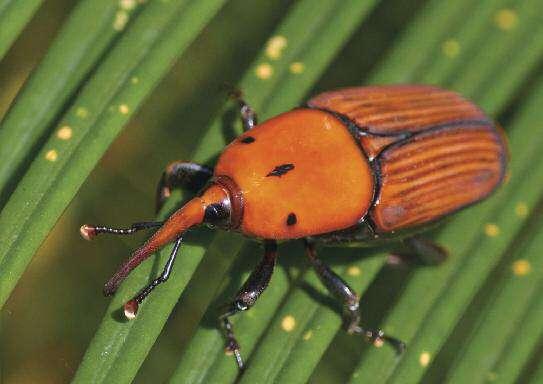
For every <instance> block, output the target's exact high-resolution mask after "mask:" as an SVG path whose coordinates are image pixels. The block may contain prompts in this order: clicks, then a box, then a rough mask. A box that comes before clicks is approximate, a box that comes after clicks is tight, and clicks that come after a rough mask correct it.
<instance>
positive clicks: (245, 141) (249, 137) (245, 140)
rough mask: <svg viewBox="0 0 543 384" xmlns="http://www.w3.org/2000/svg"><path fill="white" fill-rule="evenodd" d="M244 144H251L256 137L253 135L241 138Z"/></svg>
mask: <svg viewBox="0 0 543 384" xmlns="http://www.w3.org/2000/svg"><path fill="white" fill-rule="evenodd" d="M240 141H241V142H242V143H243V144H251V143H253V142H254V141H255V138H254V137H253V136H245V137H244V138H243V139H241V140H240Z"/></svg>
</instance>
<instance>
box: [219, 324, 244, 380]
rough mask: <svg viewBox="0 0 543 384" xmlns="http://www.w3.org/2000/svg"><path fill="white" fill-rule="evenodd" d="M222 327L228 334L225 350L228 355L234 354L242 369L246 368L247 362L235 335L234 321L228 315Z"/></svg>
mask: <svg viewBox="0 0 543 384" xmlns="http://www.w3.org/2000/svg"><path fill="white" fill-rule="evenodd" d="M222 327H223V329H224V331H225V335H226V346H225V348H224V352H225V353H226V354H227V355H233V356H234V358H235V359H236V364H237V365H238V368H239V370H240V371H243V370H244V369H245V364H244V363H243V358H242V357H241V352H240V346H239V343H238V341H237V340H236V337H235V336H234V329H233V327H232V323H231V322H230V320H228V317H227V316H225V317H223V318H222Z"/></svg>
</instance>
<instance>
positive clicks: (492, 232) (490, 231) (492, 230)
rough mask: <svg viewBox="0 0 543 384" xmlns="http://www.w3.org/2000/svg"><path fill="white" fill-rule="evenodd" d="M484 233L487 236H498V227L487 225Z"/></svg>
mask: <svg viewBox="0 0 543 384" xmlns="http://www.w3.org/2000/svg"><path fill="white" fill-rule="evenodd" d="M485 233H486V235H487V236H490V237H496V236H498V235H499V234H500V227H498V226H497V225H496V224H492V223H489V224H487V225H485Z"/></svg>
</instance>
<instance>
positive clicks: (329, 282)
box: [305, 240, 405, 354]
mask: <svg viewBox="0 0 543 384" xmlns="http://www.w3.org/2000/svg"><path fill="white" fill-rule="evenodd" d="M305 248H306V253H307V257H308V258H309V261H310V263H311V265H312V267H313V269H314V270H315V272H316V273H317V276H318V277H319V279H320V281H321V282H322V283H323V284H324V286H325V287H326V288H327V289H328V291H329V292H330V293H331V294H332V295H333V296H335V297H336V298H338V299H339V300H341V302H342V303H343V308H344V312H343V321H344V327H345V329H346V331H347V332H348V333H349V334H353V335H360V336H363V337H365V338H366V340H368V341H369V342H371V343H372V344H374V345H380V344H382V343H383V342H387V343H389V344H390V345H391V346H393V347H394V349H396V351H397V353H399V354H400V353H402V352H403V351H404V350H405V343H404V342H403V341H401V340H398V339H396V338H394V337H390V336H387V335H385V333H384V332H383V331H381V330H380V329H378V330H370V329H365V328H363V327H362V326H360V308H359V298H358V296H357V295H356V293H355V292H354V291H353V290H352V288H351V287H349V285H348V284H347V283H346V282H345V281H344V280H343V279H342V278H341V277H339V276H338V275H337V274H336V273H335V272H334V271H332V270H331V269H330V267H328V266H327V265H326V264H324V263H323V262H322V261H321V260H320V259H319V258H317V252H316V250H315V246H314V244H313V243H311V242H310V241H308V240H306V241H305Z"/></svg>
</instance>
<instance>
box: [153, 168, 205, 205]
mask: <svg viewBox="0 0 543 384" xmlns="http://www.w3.org/2000/svg"><path fill="white" fill-rule="evenodd" d="M212 176H213V169H211V168H209V167H207V166H205V165H200V164H196V163H188V162H184V161H176V162H173V163H171V164H169V165H168V166H167V167H166V170H165V171H164V173H162V177H161V178H160V181H159V182H158V186H157V192H156V205H155V206H156V211H157V212H158V211H159V210H160V208H162V205H164V202H165V201H166V200H167V199H168V197H170V194H171V192H172V189H175V188H186V189H188V190H189V191H192V192H198V191H199V190H200V189H202V188H203V187H204V186H205V185H206V183H207V182H208V181H209V179H211V177H212Z"/></svg>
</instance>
